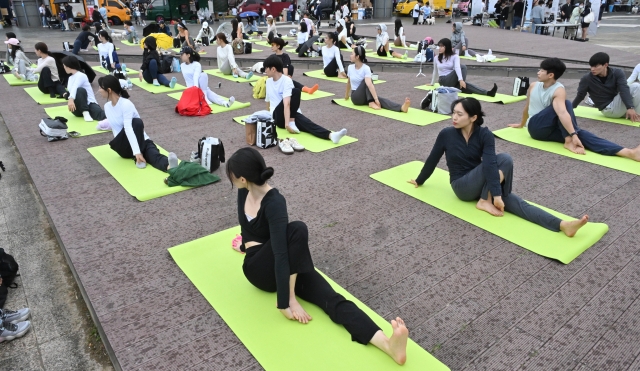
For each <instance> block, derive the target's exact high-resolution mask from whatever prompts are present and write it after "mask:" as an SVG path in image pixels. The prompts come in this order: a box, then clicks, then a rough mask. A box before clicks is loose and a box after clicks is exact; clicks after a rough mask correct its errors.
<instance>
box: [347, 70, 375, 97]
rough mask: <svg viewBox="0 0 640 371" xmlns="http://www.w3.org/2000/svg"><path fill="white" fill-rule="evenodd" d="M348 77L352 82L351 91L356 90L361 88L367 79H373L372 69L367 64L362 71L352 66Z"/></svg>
mask: <svg viewBox="0 0 640 371" xmlns="http://www.w3.org/2000/svg"><path fill="white" fill-rule="evenodd" d="M347 76H348V77H349V82H351V90H352V91H353V90H356V89H358V87H360V84H362V82H363V81H364V79H365V78H366V77H369V78H370V77H371V68H369V66H367V65H366V64H363V65H362V67H360V69H356V65H355V63H354V64H350V65H349V67H348V68H347Z"/></svg>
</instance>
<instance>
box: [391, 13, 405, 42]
mask: <svg viewBox="0 0 640 371" xmlns="http://www.w3.org/2000/svg"><path fill="white" fill-rule="evenodd" d="M395 26H396V38H395V39H394V40H393V45H395V46H402V47H403V48H406V47H407V36H405V34H404V27H402V20H401V19H400V18H396V24H395Z"/></svg>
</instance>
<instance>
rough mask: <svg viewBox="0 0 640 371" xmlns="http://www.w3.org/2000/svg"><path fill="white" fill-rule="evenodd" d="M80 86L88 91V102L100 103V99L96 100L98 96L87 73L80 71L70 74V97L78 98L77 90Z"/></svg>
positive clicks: (68, 87)
mask: <svg viewBox="0 0 640 371" xmlns="http://www.w3.org/2000/svg"><path fill="white" fill-rule="evenodd" d="M79 88H84V90H86V91H87V103H98V101H97V100H96V96H95V95H94V94H93V88H92V87H91V84H90V83H89V79H88V78H87V75H85V74H84V73H82V72H80V71H78V72H76V73H74V74H73V75H71V76H69V81H68V82H67V90H69V98H73V99H76V92H77V91H78V89H79Z"/></svg>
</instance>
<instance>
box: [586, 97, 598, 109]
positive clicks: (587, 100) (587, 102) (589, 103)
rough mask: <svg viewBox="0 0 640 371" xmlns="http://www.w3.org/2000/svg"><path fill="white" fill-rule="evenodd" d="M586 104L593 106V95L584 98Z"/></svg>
mask: <svg viewBox="0 0 640 371" xmlns="http://www.w3.org/2000/svg"><path fill="white" fill-rule="evenodd" d="M584 104H586V105H587V106H590V107H593V106H594V105H595V104H594V103H593V100H591V97H587V98H586V99H585V100H584Z"/></svg>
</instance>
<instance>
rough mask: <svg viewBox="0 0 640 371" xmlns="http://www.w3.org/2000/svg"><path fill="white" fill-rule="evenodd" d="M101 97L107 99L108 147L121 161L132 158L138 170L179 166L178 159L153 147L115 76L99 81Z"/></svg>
mask: <svg viewBox="0 0 640 371" xmlns="http://www.w3.org/2000/svg"><path fill="white" fill-rule="evenodd" d="M98 86H100V90H99V92H100V95H101V96H102V97H103V98H105V99H106V100H107V103H105V104H104V112H105V113H106V115H107V120H108V121H109V126H111V131H112V132H113V139H112V140H111V141H110V142H109V147H111V149H112V150H114V151H115V152H116V153H117V154H118V155H119V156H120V157H122V158H130V159H134V160H135V163H136V166H137V167H138V168H140V169H144V168H145V167H147V163H148V164H149V165H151V166H153V167H154V168H156V169H158V170H160V171H163V172H167V170H169V169H171V168H174V167H176V166H178V157H177V156H176V154H175V153H173V152H170V153H169V157H167V156H165V155H163V154H161V153H160V150H158V147H156V144H155V143H154V142H153V141H152V140H151V139H149V136H148V135H147V133H145V131H144V124H143V122H142V120H141V119H140V115H139V114H138V111H137V110H136V107H135V106H134V105H133V103H132V102H131V101H130V100H129V93H128V92H127V91H126V90H124V89H122V87H121V86H120V81H119V80H118V78H117V77H115V76H112V75H107V76H104V77H101V78H99V79H98Z"/></svg>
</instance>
